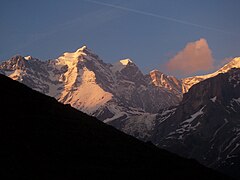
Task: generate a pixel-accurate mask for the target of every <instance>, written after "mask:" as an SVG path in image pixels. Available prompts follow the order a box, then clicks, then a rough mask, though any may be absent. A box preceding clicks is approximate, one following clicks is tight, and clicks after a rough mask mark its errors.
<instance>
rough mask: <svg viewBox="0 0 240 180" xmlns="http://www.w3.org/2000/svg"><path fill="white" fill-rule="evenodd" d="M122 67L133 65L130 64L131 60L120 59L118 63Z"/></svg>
mask: <svg viewBox="0 0 240 180" xmlns="http://www.w3.org/2000/svg"><path fill="white" fill-rule="evenodd" d="M119 62H120V63H121V64H122V65H124V66H126V65H128V64H130V63H133V62H132V60H131V59H128V58H127V59H122V60H120V61H119Z"/></svg>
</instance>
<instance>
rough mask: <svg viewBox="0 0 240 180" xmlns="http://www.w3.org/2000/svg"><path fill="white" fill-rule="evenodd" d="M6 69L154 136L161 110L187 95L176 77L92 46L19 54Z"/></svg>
mask: <svg viewBox="0 0 240 180" xmlns="http://www.w3.org/2000/svg"><path fill="white" fill-rule="evenodd" d="M0 70H1V71H2V72H1V73H2V74H5V75H7V76H8V77H11V78H12V79H14V80H18V81H20V82H22V83H24V84H26V85H27V86H29V87H31V88H32V89H35V90H37V91H40V92H42V93H44V94H46V95H49V96H52V97H55V98H56V99H57V100H58V101H60V102H62V103H64V104H71V106H73V107H75V108H77V109H79V110H81V111H83V112H86V113H88V114H90V115H93V116H95V117H97V118H98V119H100V120H102V121H104V122H106V123H108V124H111V125H114V126H115V127H117V128H118V129H120V130H123V131H124V132H126V133H129V134H132V135H137V134H138V135H137V137H138V138H145V137H148V136H149V135H148V134H149V132H148V131H149V130H151V129H152V128H153V126H154V122H155V117H156V113H157V112H158V111H159V109H162V108H166V107H169V106H173V105H176V104H178V103H179V102H180V100H181V98H182V96H181V93H180V90H179V89H178V87H177V86H178V85H179V87H180V86H181V85H180V83H181V82H180V81H179V80H177V79H176V78H174V77H168V76H166V75H164V74H162V73H161V75H162V76H164V78H162V79H157V78H159V77H153V76H152V75H144V74H143V73H142V72H141V71H140V70H139V68H138V67H137V66H136V65H135V64H134V63H133V62H132V61H131V60H130V59H124V60H121V61H119V62H117V63H115V64H113V65H112V64H106V63H104V62H103V61H102V60H101V59H100V58H99V57H98V56H97V55H96V54H94V53H93V52H92V51H91V50H89V49H88V48H87V47H86V46H83V47H82V48H79V49H78V50H77V51H75V52H66V53H64V54H63V55H61V56H60V57H59V58H57V59H53V60H49V61H40V60H38V59H35V58H32V57H31V56H28V57H22V56H15V57H13V58H11V59H10V60H8V61H6V62H3V63H2V64H1V65H0ZM159 73H160V72H159ZM156 81H157V82H158V84H156ZM161 81H163V82H161ZM168 83H169V84H168ZM130 119H132V121H130ZM134 119H135V120H134ZM138 119H142V120H141V121H140V120H138ZM133 122H134V123H133ZM130 126H131V127H130Z"/></svg>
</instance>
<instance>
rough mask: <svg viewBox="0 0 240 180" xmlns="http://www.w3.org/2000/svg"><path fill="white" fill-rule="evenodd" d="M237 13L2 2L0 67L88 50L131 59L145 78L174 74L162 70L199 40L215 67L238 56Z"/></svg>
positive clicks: (122, 2) (163, 2)
mask: <svg viewBox="0 0 240 180" xmlns="http://www.w3.org/2000/svg"><path fill="white" fill-rule="evenodd" d="M239 8H240V1H239V0H95V1H93V0H65V1H63V0H58V1H57V0H56V1H54V0H52V1H47V0H38V1H37V0H21V1H19V0H2V1H1V6H0V39H1V45H0V61H3V60H6V59H8V58H10V57H11V56H13V55H16V54H21V55H24V56H25V55H32V56H34V57H37V58H40V59H43V60H47V59H51V58H56V57H58V56H59V55H61V54H62V53H63V52H65V51H74V50H76V49H78V48H79V47H81V46H82V45H87V46H88V48H90V49H92V50H93V51H94V52H96V53H97V54H98V55H99V56H100V57H101V58H102V59H103V60H104V61H105V62H109V63H113V62H116V61H118V60H119V59H123V58H131V59H132V60H133V61H134V62H135V63H136V64H137V65H138V66H139V67H140V68H141V69H142V70H143V71H144V72H145V73H146V72H148V71H150V70H152V69H160V70H162V71H163V72H165V73H169V74H171V73H173V74H174V72H168V70H167V69H166V67H165V64H166V63H167V62H168V61H169V60H170V59H171V58H173V57H174V56H175V55H176V54H177V53H178V52H180V51H181V50H183V48H184V47H185V46H186V45H187V44H188V43H189V42H195V41H197V40H199V39H201V38H203V39H205V40H206V41H207V43H208V46H209V48H210V50H211V52H212V56H213V58H214V64H215V65H216V66H218V65H219V64H221V62H222V61H223V60H224V59H225V58H229V57H235V56H240V33H239V32H240V21H239V17H240V11H239ZM211 70H212V69H211ZM209 71H210V70H209ZM197 73H199V72H195V73H192V74H197ZM201 73H202V72H201Z"/></svg>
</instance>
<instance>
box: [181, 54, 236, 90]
mask: <svg viewBox="0 0 240 180" xmlns="http://www.w3.org/2000/svg"><path fill="white" fill-rule="evenodd" d="M232 68H240V57H236V58H233V59H232V60H231V61H230V62H229V63H227V64H225V65H224V66H223V67H222V68H220V69H219V70H217V71H216V72H214V73H212V74H207V75H202V76H194V77H188V78H185V79H182V83H183V93H185V92H187V91H188V90H189V89H190V88H191V87H192V86H193V85H194V84H197V83H199V82H201V81H203V80H205V79H208V78H211V77H214V76H217V75H218V74H220V73H225V72H227V71H229V70H230V69H232Z"/></svg>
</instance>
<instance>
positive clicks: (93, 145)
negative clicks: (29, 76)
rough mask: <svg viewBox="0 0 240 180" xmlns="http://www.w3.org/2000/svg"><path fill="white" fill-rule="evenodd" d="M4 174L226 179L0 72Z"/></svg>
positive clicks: (16, 176)
mask: <svg viewBox="0 0 240 180" xmlns="http://www.w3.org/2000/svg"><path fill="white" fill-rule="evenodd" d="M0 84H1V88H0V95H1V120H0V143H1V149H0V152H1V155H2V157H1V162H0V163H1V165H2V166H1V167H2V168H1V170H2V172H1V177H2V178H3V179H16V178H18V179H22V178H23V179H79V178H80V179H89V178H101V179H102V178H105V179H106V178H114V179H120V178H124V177H128V178H130V177H131V178H133V177H134V178H141V179H153V178H156V177H168V178H185V179H227V177H224V176H222V175H220V174H217V173H216V172H214V171H212V170H210V169H207V168H205V167H203V166H201V165H199V164H198V163H196V162H195V161H192V160H186V159H183V158H180V157H178V156H176V155H174V154H171V153H168V152H166V151H164V150H159V149H158V148H156V147H154V146H153V145H152V144H149V143H143V142H140V141H138V140H137V139H135V138H133V137H131V136H128V135H126V134H123V133H121V132H120V131H118V130H116V129H114V128H113V127H110V126H108V125H106V124H104V123H102V122H100V121H98V120H97V119H95V118H93V117H90V116H88V115H86V114H84V113H82V112H79V111H77V110H76V109H73V108H72V107H70V106H69V105H63V104H61V103H58V102H57V101H56V100H55V99H54V98H51V97H47V96H45V95H43V94H41V93H38V92H37V91H33V90H31V89H30V88H28V87H26V86H25V85H23V84H20V83H18V82H16V81H13V80H11V79H9V78H7V77H5V76H3V75H0Z"/></svg>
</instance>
